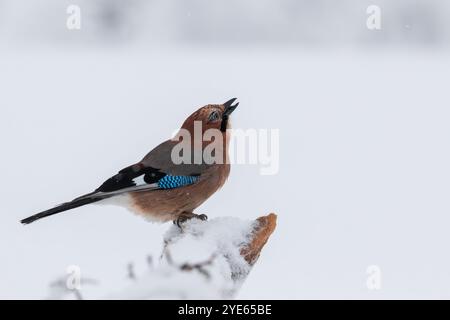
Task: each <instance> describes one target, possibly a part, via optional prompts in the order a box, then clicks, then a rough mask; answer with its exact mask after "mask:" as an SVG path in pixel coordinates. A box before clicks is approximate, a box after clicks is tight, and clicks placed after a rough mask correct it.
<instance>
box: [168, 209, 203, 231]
mask: <svg viewBox="0 0 450 320" xmlns="http://www.w3.org/2000/svg"><path fill="white" fill-rule="evenodd" d="M192 218H195V219H200V220H202V221H206V220H208V216H207V215H206V214H195V213H192V212H189V213H187V212H186V213H182V214H181V215H180V216H178V218H177V219H175V220H174V221H173V223H174V224H176V225H177V226H178V227H179V228H181V225H182V224H183V223H185V222H186V221H188V220H191V219H192Z"/></svg>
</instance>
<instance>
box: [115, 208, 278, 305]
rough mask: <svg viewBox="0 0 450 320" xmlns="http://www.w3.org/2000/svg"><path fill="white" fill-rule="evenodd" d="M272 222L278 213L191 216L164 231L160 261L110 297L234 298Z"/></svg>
mask: <svg viewBox="0 0 450 320" xmlns="http://www.w3.org/2000/svg"><path fill="white" fill-rule="evenodd" d="M275 226H276V215H275V214H273V213H272V214H269V215H267V216H263V217H260V218H258V219H256V220H254V221H243V220H241V219H238V218H231V217H223V218H216V219H212V220H209V221H201V220H197V219H191V220H189V221H187V222H186V223H185V224H184V225H183V226H182V229H180V228H178V227H177V226H172V227H171V228H170V229H169V230H168V232H167V233H166V235H165V237H164V249H163V252H162V255H161V261H160V265H159V266H158V267H157V268H155V269H153V270H150V271H149V272H148V273H147V274H146V275H144V276H142V277H140V278H137V279H136V280H137V281H134V282H133V284H131V285H130V286H129V287H128V288H125V289H124V290H122V291H121V292H119V293H118V294H116V295H113V296H111V297H109V298H112V299H226V298H232V297H233V296H234V295H235V294H236V292H237V290H238V289H239V288H240V286H241V284H242V282H243V281H244V280H245V278H246V277H247V275H248V273H249V272H250V270H251V267H252V266H253V265H254V264H255V263H256V261H257V260H258V257H259V255H260V253H261V250H262V248H263V247H264V245H265V244H266V242H267V240H268V239H269V237H270V235H271V234H272V232H273V231H274V230H275Z"/></svg>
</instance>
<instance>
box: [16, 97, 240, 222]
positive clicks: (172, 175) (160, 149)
mask: <svg viewBox="0 0 450 320" xmlns="http://www.w3.org/2000/svg"><path fill="white" fill-rule="evenodd" d="M235 100H236V98H234V99H231V100H229V101H227V102H225V103H224V104H209V105H206V106H204V107H202V108H200V109H198V110H197V111H195V112H194V113H193V114H191V115H190V116H189V117H188V118H187V119H186V120H185V121H184V123H183V125H182V126H181V129H180V131H179V133H178V134H177V135H176V136H175V138H172V139H169V140H167V141H165V142H163V143H161V144H160V145H159V146H157V147H156V148H154V149H153V150H152V151H150V152H149V153H148V154H147V155H146V156H145V157H144V158H143V159H142V160H141V161H139V162H138V163H136V164H133V165H131V166H128V167H126V168H124V169H122V170H120V171H119V173H117V174H116V175H114V176H113V177H111V178H109V179H108V180H106V181H105V182H104V183H103V184H102V185H101V186H100V187H98V188H97V189H96V190H95V191H93V192H91V193H88V194H85V195H83V196H80V197H78V198H75V199H74V200H72V201H70V202H66V203H63V204H61V205H58V206H56V207H54V208H52V209H49V210H45V211H42V212H39V213H37V214H35V215H33V216H30V217H28V218H26V219H23V220H22V221H21V222H22V223H23V224H29V223H31V222H34V221H36V220H39V219H41V218H44V217H48V216H51V215H54V214H57V213H60V212H63V211H67V210H71V209H74V208H78V207H81V206H84V205H87V204H90V203H102V202H103V203H105V202H106V203H107V202H111V201H112V203H113V204H118V205H122V206H125V207H126V208H128V209H130V210H131V211H133V212H135V213H137V214H139V215H143V216H144V217H145V218H148V219H149V220H153V221H158V222H166V221H171V220H172V221H174V222H176V223H177V224H178V225H179V226H180V223H182V222H183V221H185V220H187V219H190V218H194V217H195V218H200V219H202V220H205V219H207V217H206V216H205V215H197V214H195V213H194V212H193V211H194V210H195V209H196V208H197V207H198V206H200V205H201V204H202V203H203V202H204V201H205V200H206V199H208V198H209V197H210V196H211V195H212V194H214V193H215V192H216V191H217V190H218V189H220V188H221V187H222V185H223V184H224V183H225V181H226V179H227V178H228V175H229V173H230V164H229V161H228V160H229V158H228V145H229V139H230V136H229V135H230V134H229V131H227V129H229V128H230V121H229V117H230V114H231V113H232V112H233V111H234V110H235V109H236V107H237V106H238V104H239V103H236V104H233V103H234V102H235ZM198 128H201V131H199V130H198ZM210 129H212V132H213V133H214V132H216V133H218V135H217V134H216V135H215V136H214V134H212V135H208V136H214V139H213V138H211V137H209V138H205V137H206V136H207V134H206V133H207V132H208V130H210ZM183 132H184V133H187V135H186V134H184V135H183V134H182V133H183ZM180 133H181V134H180ZM198 133H200V137H199V136H198ZM196 135H197V136H196ZM180 136H182V138H183V140H184V139H189V138H190V141H183V142H184V143H186V142H187V146H188V148H186V149H184V150H182V151H181V152H174V149H175V148H179V147H180V141H179V140H180ZM177 139H178V140H177ZM212 143H214V151H212V152H210V153H211V154H212V157H211V155H210V156H209V158H208V156H207V155H206V152H205V151H206V150H207V149H208V148H209V151H211V149H212V148H211V144H212ZM177 150H178V149H177ZM185 152H187V153H186V154H183V153H185ZM177 153H179V155H181V157H182V158H183V157H184V160H186V159H188V160H191V161H181V163H180V161H179V159H176V157H177ZM189 153H191V154H190V155H189ZM198 155H201V157H200V161H198V158H196V157H197V156H198ZM214 155H216V157H214ZM194 158H196V159H194ZM174 160H175V161H174Z"/></svg>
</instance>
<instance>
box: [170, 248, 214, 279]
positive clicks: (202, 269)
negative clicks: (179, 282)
mask: <svg viewBox="0 0 450 320" xmlns="http://www.w3.org/2000/svg"><path fill="white" fill-rule="evenodd" d="M165 254H166V260H167V263H168V264H169V265H171V266H175V267H176V268H178V269H180V270H181V271H192V270H197V271H198V272H200V273H201V274H202V275H204V276H205V277H206V278H207V279H210V278H211V275H210V274H209V272H208V271H207V270H206V269H205V267H206V266H209V265H211V264H212V263H213V262H214V259H215V258H216V254H215V253H213V254H212V256H211V257H210V258H209V259H208V260H206V261H204V262H199V263H194V264H190V263H184V264H182V265H179V266H177V265H175V263H174V262H173V259H172V255H171V254H170V252H169V250H166V251H165Z"/></svg>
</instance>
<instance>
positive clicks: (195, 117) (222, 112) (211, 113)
mask: <svg viewBox="0 0 450 320" xmlns="http://www.w3.org/2000/svg"><path fill="white" fill-rule="evenodd" d="M235 101H236V98H233V99H230V100H228V101H227V102H225V103H223V104H208V105H206V106H204V107H201V108H200V109H198V110H197V111H195V112H194V113H193V114H191V115H190V116H189V117H188V118H187V119H186V120H185V121H184V123H183V125H182V127H181V128H183V129H187V130H189V131H190V132H193V129H194V123H195V121H199V122H201V125H202V132H205V131H206V130H208V129H217V130H220V131H222V132H225V131H226V130H227V128H229V127H230V115H231V113H232V112H233V111H234V110H235V109H236V107H237V106H238V105H239V102H236V103H234V102H235ZM233 103H234V104H233Z"/></svg>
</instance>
